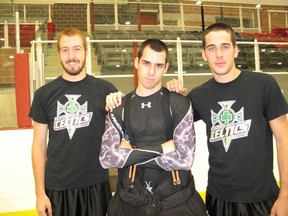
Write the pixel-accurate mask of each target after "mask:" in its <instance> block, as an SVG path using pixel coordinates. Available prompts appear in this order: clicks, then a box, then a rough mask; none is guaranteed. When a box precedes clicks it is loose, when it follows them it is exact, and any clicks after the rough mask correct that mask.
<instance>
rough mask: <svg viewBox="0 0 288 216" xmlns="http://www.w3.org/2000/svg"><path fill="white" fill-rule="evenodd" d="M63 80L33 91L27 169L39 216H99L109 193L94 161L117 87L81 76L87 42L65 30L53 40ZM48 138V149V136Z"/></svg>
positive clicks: (104, 176) (79, 34) (105, 175)
mask: <svg viewBox="0 0 288 216" xmlns="http://www.w3.org/2000/svg"><path fill="white" fill-rule="evenodd" d="M57 48H58V53H59V57H60V61H61V64H62V67H63V69H64V70H63V73H62V76H59V77H58V78H56V79H55V80H53V81H51V82H50V83H48V84H46V85H44V86H42V87H41V88H39V89H38V90H37V91H36V92H35V96H34V100H33V103H32V106H31V110H30V113H29V116H30V117H31V118H32V119H33V121H34V124H33V128H34V139H33V144H32V165H33V171H34V179H35V191H36V197H37V201H36V208H37V212H38V214H39V216H47V215H48V216H52V214H53V216H80V215H81V216H92V215H93V216H104V215H106V210H107V206H108V202H109V201H110V198H111V190H110V186H109V182H108V171H107V170H105V169H103V168H102V167H101V165H100V163H99V160H98V156H97V155H99V151H100V145H101V138H102V135H103V132H104V125H105V115H106V110H105V98H106V95H107V94H109V93H111V92H115V91H116V88H115V87H114V86H113V85H112V84H111V83H109V82H107V81H104V80H101V79H97V78H94V77H92V76H90V75H88V74H86V72H85V68H84V66H85V59H86V54H87V44H86V37H85V35H84V34H83V32H81V31H80V30H78V29H75V28H67V29H64V30H63V31H62V32H61V33H59V35H58V39H57ZM48 133H49V139H48V144H47V145H46V141H47V134H48Z"/></svg>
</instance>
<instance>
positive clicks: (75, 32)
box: [57, 27, 87, 52]
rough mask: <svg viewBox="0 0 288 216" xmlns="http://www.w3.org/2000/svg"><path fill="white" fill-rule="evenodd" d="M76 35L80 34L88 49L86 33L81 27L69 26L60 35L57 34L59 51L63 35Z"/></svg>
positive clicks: (84, 45)
mask: <svg viewBox="0 0 288 216" xmlns="http://www.w3.org/2000/svg"><path fill="white" fill-rule="evenodd" d="M75 35H79V36H80V37H81V39H82V42H83V47H84V49H85V50H87V42H86V35H85V34H84V33H83V32H82V31H81V30H79V29H77V28H73V27H69V28H65V29H64V30H62V31H61V32H60V33H59V34H58V36H57V49H58V52H59V51H60V44H59V42H60V40H61V38H62V37H63V36H75Z"/></svg>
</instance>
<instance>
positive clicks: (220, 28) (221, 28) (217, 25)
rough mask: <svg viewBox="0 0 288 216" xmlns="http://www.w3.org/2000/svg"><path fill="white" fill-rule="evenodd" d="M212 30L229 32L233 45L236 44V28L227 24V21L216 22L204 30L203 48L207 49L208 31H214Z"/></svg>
mask: <svg viewBox="0 0 288 216" xmlns="http://www.w3.org/2000/svg"><path fill="white" fill-rule="evenodd" d="M212 31H226V32H228V33H229V34H230V36H231V42H232V45H233V46H234V47H235V46H236V38H235V32H234V30H233V29H232V28H231V27H230V26H229V25H226V24H225V23H214V24H212V25H210V26H208V27H207V28H206V29H205V30H204V32H203V37H202V48H203V49H205V47H206V41H205V37H206V35H207V34H208V33H210V32H212Z"/></svg>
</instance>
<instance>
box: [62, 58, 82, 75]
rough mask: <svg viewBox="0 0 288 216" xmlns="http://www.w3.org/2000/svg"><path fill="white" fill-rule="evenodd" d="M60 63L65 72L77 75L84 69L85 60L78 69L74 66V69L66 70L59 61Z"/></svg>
mask: <svg viewBox="0 0 288 216" xmlns="http://www.w3.org/2000/svg"><path fill="white" fill-rule="evenodd" d="M61 65H62V67H63V69H64V70H65V71H66V73H68V74H69V75H71V76H77V75H79V74H80V73H81V71H82V70H83V69H84V67H85V61H84V62H83V64H82V65H81V66H80V67H79V68H78V69H77V68H76V69H72V70H68V69H67V68H66V67H65V65H64V64H63V63H62V62H61Z"/></svg>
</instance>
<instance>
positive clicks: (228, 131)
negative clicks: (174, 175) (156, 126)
mask: <svg viewBox="0 0 288 216" xmlns="http://www.w3.org/2000/svg"><path fill="white" fill-rule="evenodd" d="M202 47H203V51H202V57H203V59H204V60H206V61H207V62H208V64H209V67H210V70H211V72H212V74H213V78H212V79H210V80H209V81H207V82H206V83H204V84H202V85H201V86H198V87H196V88H195V89H193V90H192V91H191V92H190V93H189V94H188V95H187V97H188V98H189V99H190V100H191V102H192V104H193V108H194V117H195V121H197V120H200V119H201V120H203V121H204V122H205V124H206V134H207V143H208V150H209V166H210V167H209V172H208V186H207V193H206V206H207V209H208V211H209V214H210V215H211V216H224V215H225V216H286V215H288V205H287V203H288V120H287V116H286V115H287V113H288V107H287V102H286V101H285V98H284V96H283V94H282V93H281V90H280V88H279V86H278V84H277V82H276V80H275V79H274V78H273V77H272V76H271V75H268V74H263V73H257V72H245V71H241V70H239V69H237V68H236V66H235V60H234V58H236V57H237V55H238V47H237V45H236V41H235V33H234V31H233V29H232V28H231V27H230V26H227V25H226V24H222V23H215V24H212V25H210V26H208V27H207V28H206V30H205V31H204V32H203V39H202ZM167 87H168V89H170V90H172V91H177V92H181V91H182V90H183V88H182V82H180V81H176V80H174V81H171V82H169V83H167ZM273 135H274V137H275V140H276V145H277V156H278V166H279V173H280V185H281V187H280V190H279V187H278V186H277V183H276V180H275V177H274V175H273Z"/></svg>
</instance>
